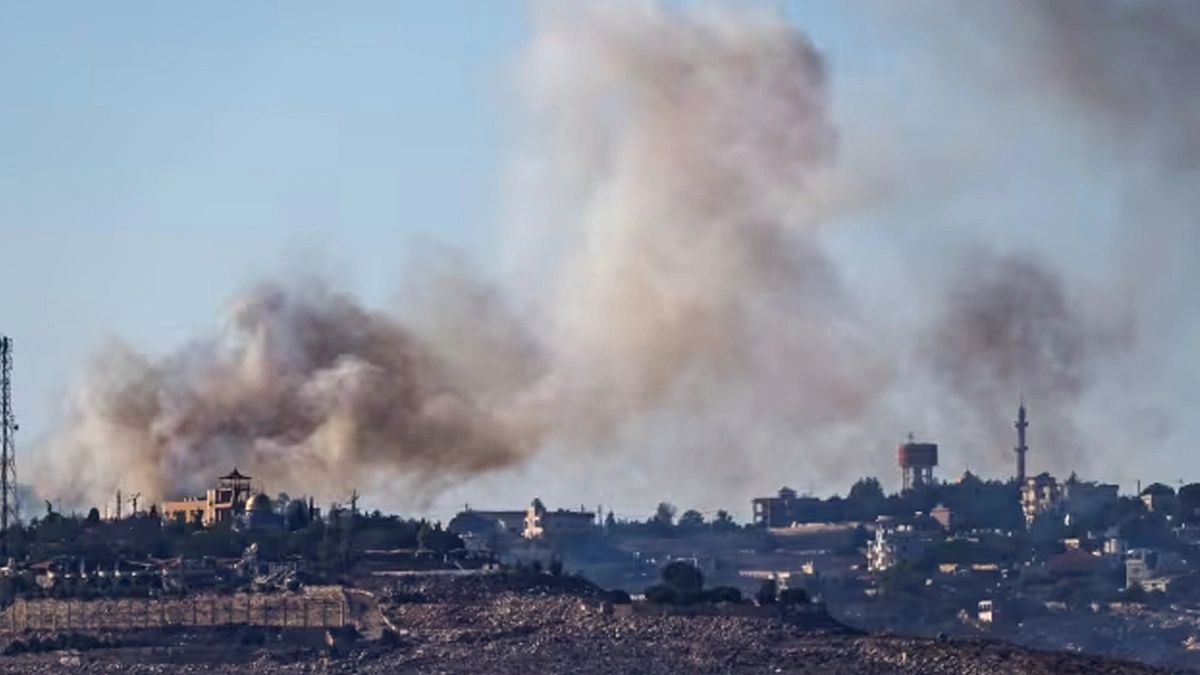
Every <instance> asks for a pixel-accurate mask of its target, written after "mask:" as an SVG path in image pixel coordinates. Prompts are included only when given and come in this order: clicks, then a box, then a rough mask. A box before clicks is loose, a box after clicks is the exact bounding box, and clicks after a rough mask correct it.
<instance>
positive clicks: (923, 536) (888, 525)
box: [867, 517, 940, 572]
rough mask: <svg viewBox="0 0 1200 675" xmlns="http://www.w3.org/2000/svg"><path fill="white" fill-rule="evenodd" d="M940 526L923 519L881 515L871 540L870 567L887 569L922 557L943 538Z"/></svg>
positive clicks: (868, 551) (875, 569)
mask: <svg viewBox="0 0 1200 675" xmlns="http://www.w3.org/2000/svg"><path fill="white" fill-rule="evenodd" d="M939 532H940V527H939V526H938V525H937V524H936V523H935V524H933V526H930V525H929V524H928V523H927V522H925V521H924V520H922V519H906V520H904V521H897V520H893V519H890V518H882V517H881V518H880V519H879V521H878V522H877V523H876V525H875V538H874V539H873V540H872V541H870V542H868V543H867V569H868V570H869V571H871V572H883V571H885V570H889V569H891V568H893V567H895V566H896V565H900V564H903V563H910V562H916V561H918V560H921V559H922V558H923V557H924V556H925V554H926V553H927V552H928V551H929V549H930V547H931V546H932V545H933V544H934V543H936V542H937V541H938V539H939Z"/></svg>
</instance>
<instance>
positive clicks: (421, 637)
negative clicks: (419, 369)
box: [0, 580, 1183, 675]
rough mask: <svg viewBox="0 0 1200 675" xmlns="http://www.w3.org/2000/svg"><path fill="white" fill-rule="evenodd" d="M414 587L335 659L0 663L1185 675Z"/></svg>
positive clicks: (278, 669) (60, 654)
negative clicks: (610, 611) (626, 613)
mask: <svg viewBox="0 0 1200 675" xmlns="http://www.w3.org/2000/svg"><path fill="white" fill-rule="evenodd" d="M406 583H408V584H409V585H408V586H407V587H405V588H399V589H397V588H392V589H380V588H376V589H358V590H353V591H347V601H348V607H349V608H350V611H351V613H352V615H353V618H354V620H355V621H356V622H357V623H358V626H359V632H360V633H361V637H360V638H359V639H358V640H357V641H355V642H354V643H350V642H345V643H343V644H340V645H337V646H336V648H335V649H332V650H331V649H330V648H329V647H328V644H327V642H326V635H325V634H324V632H323V631H319V630H317V629H309V630H308V631H304V630H301V629H295V628H288V629H282V628H278V627H276V628H255V627H247V626H242V627H237V626H226V627H220V628H205V627H200V628H194V627H176V628H174V629H170V630H167V629H149V630H143V631H141V632H139V633H125V634H113V635H112V636H108V637H106V638H105V639H106V640H109V642H108V643H106V644H105V645H100V646H99V648H95V646H93V645H88V644H80V645H73V644H72V642H71V640H69V639H66V638H59V643H51V646H62V647H66V649H58V650H54V651H40V652H38V653H28V652H26V653H20V654H15V655H10V656H4V657H0V673H14V674H15V673H21V674H23V675H39V674H43V673H44V674H47V675H49V674H57V673H113V672H124V673H172V674H173V673H181V674H187V673H212V674H217V675H234V674H235V673H236V674H238V675H246V674H252V673H280V674H283V673H362V674H366V675H371V674H374V673H379V674H382V673H399V674H409V673H411V674H422V675H424V674H429V675H434V674H441V673H464V672H472V673H481V674H488V675H509V674H511V675H518V674H519V675H528V674H529V673H538V674H539V675H541V674H558V673H563V674H566V673H572V674H580V675H590V674H593V673H594V674H596V675H600V674H603V675H614V674H618V673H639V674H640V673H645V674H647V675H658V674H660V673H661V674H663V675H667V674H671V675H677V674H679V673H712V674H717V673H721V674H735V675H740V674H742V673H746V674H750V673H754V674H755V675H762V674H763V673H768V674H770V673H779V674H783V673H788V674H795V675H809V674H811V675H842V674H846V675H849V674H851V673H853V674H855V675H858V674H860V673H861V674H866V675H872V674H893V673H894V674H904V675H909V674H911V675H917V674H921V675H942V674H945V675H975V674H979V675H984V674H986V675H993V674H995V673H1008V674H1012V675H1033V674H1036V675H1070V674H1073V673H1077V674H1079V675H1085V674H1086V675H1150V674H1151V673H1167V672H1183V671H1168V670H1161V669H1155V668H1151V667H1149V666H1143V665H1137V664H1133V663H1127V662H1121V661H1114V660H1104V659H1098V658H1090V657H1084V656H1078V655H1073V654H1062V653H1049V652H1037V651H1030V650H1024V649H1019V648H1016V647H1012V646H1008V645H1004V644H998V643H988V642H961V641H948V640H921V639H911V638H900V637H890V636H862V635H859V634H855V633H854V632H852V631H849V630H845V629H844V628H842V627H840V626H838V625H837V624H836V622H829V623H828V625H821V626H818V627H816V628H814V626H813V625H797V624H796V623H795V622H791V621H788V620H783V619H763V618H749V617H731V616H692V617H683V616H617V615H614V614H607V613H605V612H604V611H603V609H602V605H601V604H600V603H599V602H598V601H597V599H596V597H595V596H594V595H591V594H590V593H589V592H588V590H587V589H586V588H583V587H580V588H570V587H561V588H560V587H554V586H553V585H551V586H546V587H534V588H523V589H518V588H513V587H512V586H511V584H508V583H507V582H503V583H502V582H500V581H478V580H475V581H470V582H447V581H443V580H437V581H429V582H423V581H412V582H406ZM464 584H465V586H464ZM497 584H499V585H497ZM21 639H23V640H26V641H29V640H32V637H31V636H25V637H23V638H21ZM23 644H25V643H23ZM26 646H28V645H26ZM78 647H83V648H78Z"/></svg>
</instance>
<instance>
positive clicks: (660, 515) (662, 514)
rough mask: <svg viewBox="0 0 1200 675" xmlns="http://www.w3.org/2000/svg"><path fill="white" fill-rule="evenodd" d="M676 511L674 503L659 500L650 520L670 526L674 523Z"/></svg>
mask: <svg viewBox="0 0 1200 675" xmlns="http://www.w3.org/2000/svg"><path fill="white" fill-rule="evenodd" d="M676 512H677V509H676V508H675V505H674V504H669V503H667V502H659V504H658V508H657V509H655V510H654V518H652V519H651V521H652V522H653V523H655V524H656V525H663V526H666V527H670V526H672V525H674V524H675V513H676Z"/></svg>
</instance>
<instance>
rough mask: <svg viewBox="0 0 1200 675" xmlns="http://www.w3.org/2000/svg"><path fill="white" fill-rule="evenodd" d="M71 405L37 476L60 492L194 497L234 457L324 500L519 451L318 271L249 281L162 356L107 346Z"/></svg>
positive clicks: (493, 464) (422, 491)
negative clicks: (222, 314)
mask: <svg viewBox="0 0 1200 675" xmlns="http://www.w3.org/2000/svg"><path fill="white" fill-rule="evenodd" d="M71 403H72V406H71V408H70V410H69V415H70V417H69V418H68V419H67V420H66V424H65V425H64V427H63V428H62V429H61V430H60V432H59V433H58V434H57V435H56V436H55V437H54V438H53V440H52V441H51V443H50V445H49V447H47V448H46V449H45V452H43V453H42V456H43V457H45V458H46V459H47V461H48V462H49V464H48V465H47V466H45V467H41V469H42V475H41V476H40V477H39V478H40V480H41V481H42V482H43V484H45V483H46V482H49V486H48V487H50V488H51V489H52V490H53V492H52V494H56V495H61V496H62V497H63V498H65V499H68V500H70V503H75V501H76V500H77V499H80V498H83V499H84V500H86V499H90V500H92V502H91V503H106V502H107V500H108V499H109V497H110V496H111V495H112V493H113V491H114V490H116V489H121V488H123V489H124V490H125V491H126V493H127V494H128V493H131V492H140V493H141V494H142V496H143V498H144V499H145V500H146V501H147V502H150V500H155V499H161V498H164V497H171V496H179V495H180V494H192V493H195V492H197V491H203V489H204V488H205V487H208V486H209V485H211V483H212V480H213V478H214V477H215V476H216V475H220V472H222V467H224V468H225V469H224V470H226V471H227V470H228V469H229V468H230V467H232V466H235V465H236V466H237V467H238V468H239V469H241V470H242V471H243V472H245V473H249V474H250V475H252V476H253V477H254V478H256V479H259V480H261V481H262V482H263V483H264V484H265V485H274V486H278V487H279V488H282V489H292V490H309V491H312V492H316V493H319V494H321V495H322V496H327V497H332V498H337V497H343V496H344V495H345V494H348V493H349V491H350V490H351V489H352V488H353V487H355V486H370V487H372V488H374V489H377V490H378V489H384V490H386V489H388V488H394V489H396V490H401V489H404V490H405V491H407V492H409V493H410V494H411V493H413V492H415V494H417V495H421V496H425V497H428V496H431V494H433V493H436V491H437V490H438V489H439V488H441V487H444V486H445V485H446V483H447V482H448V481H451V480H453V479H455V478H458V477H461V476H464V475H473V474H475V473H478V472H481V471H487V470H489V469H495V468H498V467H502V466H505V465H508V464H511V463H513V462H516V461H519V460H520V459H522V458H523V457H524V456H525V454H526V453H527V451H528V448H526V447H525V446H522V445H521V444H520V443H519V442H518V440H519V439H518V438H517V437H516V436H515V435H514V434H512V433H511V432H512V430H511V429H510V428H507V427H506V426H505V425H504V424H503V423H502V422H501V421H500V420H498V419H497V418H496V417H494V416H493V415H491V414H490V413H489V412H488V411H487V410H484V409H482V408H481V406H480V405H479V404H478V402H477V401H476V400H475V399H474V398H473V397H472V395H471V394H470V393H468V392H466V391H464V390H462V389H457V388H455V387H453V386H451V384H450V380H449V376H448V371H447V369H446V368H445V367H444V365H443V364H442V363H440V361H439V359H438V358H437V357H436V356H435V355H434V353H433V352H432V350H431V349H430V348H429V347H428V346H427V345H423V344H422V343H421V342H419V341H418V340H417V339H415V338H414V337H413V336H412V335H411V334H410V333H409V332H408V331H407V330H406V329H405V328H404V327H402V326H400V325H398V324H397V323H396V322H395V321H393V320H392V319H390V318H388V317H386V316H383V315H381V314H378V313H374V312H370V311H368V310H365V309H363V308H362V307H360V306H359V305H358V304H357V302H356V301H354V300H353V299H351V298H349V297H347V296H345V295H342V294H338V293H335V292H332V291H330V290H328V289H326V288H324V287H323V286H321V285H320V284H315V283H313V284H292V285H290V286H277V285H264V286H262V287H260V288H257V289H254V290H253V291H252V292H250V293H248V294H247V295H246V296H245V297H243V298H241V299H240V300H239V302H238V303H237V304H236V305H235V306H233V307H232V308H231V312H230V314H229V317H228V322H227V324H226V326H225V327H224V330H223V331H222V332H221V334H220V335H218V336H217V337H216V338H214V339H211V340H207V341H204V342H199V343H196V344H192V345H189V346H187V347H186V348H185V349H183V350H181V351H179V352H177V353H175V354H171V355H169V356H168V357H166V358H162V359H153V358H150V357H148V356H145V355H142V354H139V353H137V352H135V351H133V350H131V349H130V348H128V347H126V346H124V345H120V344H116V345H113V346H112V347H110V348H109V349H108V350H106V351H104V352H102V353H101V354H100V355H99V356H98V357H97V358H96V360H95V361H94V363H93V364H92V368H91V370H90V371H89V372H88V373H87V375H86V377H85V378H84V380H83V383H82V385H81V386H80V387H79V388H78V389H77V391H76V392H75V397H74V399H73V400H72V401H71ZM380 477H384V478H386V480H387V481H388V483H390V485H389V484H384V483H382V482H381V481H380V480H378V478H380ZM72 498H74V499H72ZM83 503H86V501H84V502H83Z"/></svg>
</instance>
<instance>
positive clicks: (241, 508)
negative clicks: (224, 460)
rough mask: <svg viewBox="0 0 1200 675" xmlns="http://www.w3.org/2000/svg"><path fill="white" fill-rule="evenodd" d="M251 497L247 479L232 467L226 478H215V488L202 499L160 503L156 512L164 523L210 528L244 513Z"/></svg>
mask: <svg viewBox="0 0 1200 675" xmlns="http://www.w3.org/2000/svg"><path fill="white" fill-rule="evenodd" d="M252 495H253V490H252V488H251V486H250V476H244V475H242V474H241V473H240V472H238V470H237V469H236V468H234V470H233V471H231V472H230V473H229V474H228V475H225V476H221V477H220V478H218V479H217V486H216V487H214V488H210V489H209V490H208V491H207V492H205V494H204V496H203V497H190V498H185V499H179V500H175V501H167V502H163V503H162V504H160V505H159V507H158V512H159V514H160V515H161V516H162V518H163V519H164V520H175V521H182V522H186V523H197V524H200V525H203V526H204V527H212V526H213V525H216V524H219V523H226V522H232V521H234V520H235V519H237V517H238V516H240V515H242V514H243V513H245V511H246V502H247V501H249V500H250V497H251V496H252Z"/></svg>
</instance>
